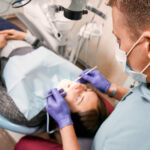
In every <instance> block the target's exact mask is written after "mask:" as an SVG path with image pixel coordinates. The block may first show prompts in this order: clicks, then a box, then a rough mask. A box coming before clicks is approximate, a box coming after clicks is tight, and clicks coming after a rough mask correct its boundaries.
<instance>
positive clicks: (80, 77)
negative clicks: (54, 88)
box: [44, 66, 97, 99]
mask: <svg viewBox="0 0 150 150" xmlns="http://www.w3.org/2000/svg"><path fill="white" fill-rule="evenodd" d="M96 68H97V66H95V67H93V68H91V69H90V70H89V71H88V72H86V73H85V74H86V75H87V74H89V73H90V72H92V71H93V70H95V69H96ZM80 79H82V76H79V77H78V78H76V79H75V80H74V82H77V81H78V80H80ZM59 91H60V90H59ZM64 93H65V92H62V93H60V95H62V94H64ZM50 96H52V94H49V95H48V96H46V97H44V99H47V98H48V97H50Z"/></svg>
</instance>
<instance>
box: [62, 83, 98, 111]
mask: <svg viewBox="0 0 150 150" xmlns="http://www.w3.org/2000/svg"><path fill="white" fill-rule="evenodd" d="M68 86H71V85H70V84H69V85H68ZM66 93H67V95H66V97H65V100H66V101H67V103H68V104H69V106H70V109H71V111H72V112H85V111H89V110H92V109H97V106H98V103H99V100H98V96H97V94H96V93H95V92H94V91H92V90H91V89H89V88H88V87H87V86H86V85H84V84H81V83H77V84H76V85H74V86H72V87H70V88H69V89H68V90H67V92H66Z"/></svg>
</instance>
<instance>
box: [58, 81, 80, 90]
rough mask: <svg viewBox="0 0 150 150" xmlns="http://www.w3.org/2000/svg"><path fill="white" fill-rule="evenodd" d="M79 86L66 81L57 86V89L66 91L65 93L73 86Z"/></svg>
mask: <svg viewBox="0 0 150 150" xmlns="http://www.w3.org/2000/svg"><path fill="white" fill-rule="evenodd" d="M76 84H77V82H74V81H71V80H68V79H64V80H62V81H61V82H60V83H59V85H58V86H57V89H58V90H60V89H64V91H68V90H69V89H70V88H72V87H73V86H75V85H76Z"/></svg>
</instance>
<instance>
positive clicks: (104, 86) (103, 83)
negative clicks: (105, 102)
mask: <svg viewBox="0 0 150 150" xmlns="http://www.w3.org/2000/svg"><path fill="white" fill-rule="evenodd" d="M89 70H90V69H86V70H84V71H83V72H82V73H81V74H80V75H79V76H82V79H80V80H79V82H80V83H83V84H86V83H91V84H92V85H93V86H94V87H95V88H97V89H98V90H100V91H101V92H103V93H107V91H108V89H109V88H110V85H111V84H110V82H108V81H107V80H106V79H105V77H104V76H103V75H102V74H101V73H100V72H99V71H97V70H93V71H92V72H90V73H88V74H87V75H86V74H85V73H86V72H88V71H89Z"/></svg>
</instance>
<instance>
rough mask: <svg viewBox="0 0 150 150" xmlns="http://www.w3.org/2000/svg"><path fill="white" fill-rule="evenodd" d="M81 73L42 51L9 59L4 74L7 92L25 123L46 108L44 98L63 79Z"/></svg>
mask: <svg viewBox="0 0 150 150" xmlns="http://www.w3.org/2000/svg"><path fill="white" fill-rule="evenodd" d="M80 73H81V70H80V69H79V68H78V67H76V66H75V65H73V64H72V63H70V62H69V61H67V60H65V59H63V58H61V57H60V56H58V55H56V54H54V53H53V52H51V51H49V50H48V49H46V48H44V47H40V48H38V49H37V50H35V51H33V52H31V53H28V54H26V55H24V56H14V57H11V58H10V59H9V61H8V63H7V64H6V66H5V68H4V71H3V74H2V75H3V79H4V81H5V84H6V87H7V92H8V94H9V95H10V96H11V98H12V99H13V101H14V102H15V104H16V106H17V107H18V108H19V110H20V112H21V113H23V114H24V116H25V117H26V119H28V120H30V119H32V118H33V117H35V116H36V115H37V114H38V113H39V112H40V111H41V110H42V109H43V108H44V107H45V106H46V99H43V97H44V96H45V94H46V93H47V92H48V91H49V90H50V89H51V88H55V87H57V85H58V84H59V82H60V81H61V80H63V79H70V80H74V79H75V78H76V77H77V76H78V75H79V74H80Z"/></svg>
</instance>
